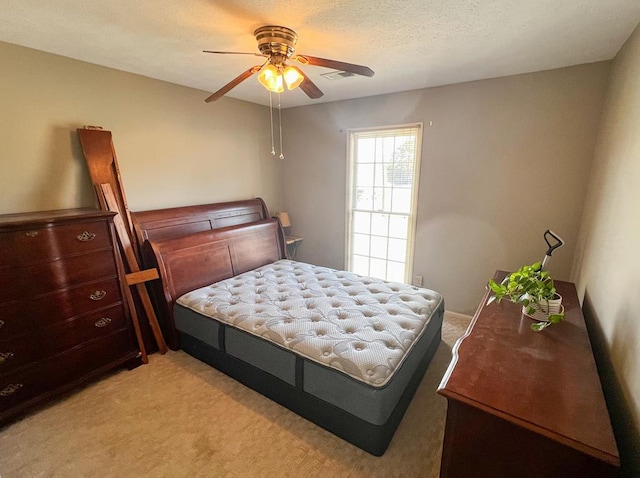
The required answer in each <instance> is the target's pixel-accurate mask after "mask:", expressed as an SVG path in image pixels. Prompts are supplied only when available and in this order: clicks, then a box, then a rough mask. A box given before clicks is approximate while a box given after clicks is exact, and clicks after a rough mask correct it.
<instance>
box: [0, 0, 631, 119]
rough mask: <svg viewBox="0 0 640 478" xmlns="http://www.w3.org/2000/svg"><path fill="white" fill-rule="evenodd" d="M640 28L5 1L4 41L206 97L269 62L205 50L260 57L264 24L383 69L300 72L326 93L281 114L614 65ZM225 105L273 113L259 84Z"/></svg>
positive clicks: (611, 6)
mask: <svg viewBox="0 0 640 478" xmlns="http://www.w3.org/2000/svg"><path fill="white" fill-rule="evenodd" d="M639 21H640V0H395V1H394V0H384V1H381V0H316V1H309V0H287V1H269V0H238V1H230V0H222V1H220V0H218V1H213V0H182V1H176V0H173V1H172V0H108V1H102V2H95V1H87V0H83V1H80V0H48V1H46V2H43V1H42V0H15V1H13V0H0V25H2V26H1V27H0V40H1V41H6V42H9V43H15V44H18V45H23V46H27V47H31V48H35V49H38V50H43V51H47V52H51V53H56V54H59V55H63V56H67V57H71V58H76V59H79V60H83V61H87V62H91V63H96V64H99V65H103V66H108V67H111V68H116V69H119V70H124V71H129V72H133V73H138V74H141V75H145V76H149V77H152V78H157V79H161V80H165V81H169V82H172V83H177V84H180V85H185V86H190V87H194V88H199V89H202V90H205V91H206V92H213V91H215V90H217V89H219V88H220V87H222V86H223V85H224V84H226V83H227V82H229V81H230V80H231V79H233V78H235V77H236V76H237V75H239V74H240V73H241V72H243V71H244V70H246V69H248V68H249V67H251V66H253V65H256V64H259V63H260V59H259V58H256V57H253V56H231V55H211V54H205V53H202V50H203V49H212V50H228V51H245V52H257V46H256V42H255V39H254V37H253V31H254V30H255V29H256V28H257V27H259V26H262V25H267V24H274V25H283V26H287V27H289V28H292V29H294V30H295V31H296V32H297V33H298V37H299V40H298V46H297V50H296V51H297V53H306V54H308V55H312V56H317V57H322V58H330V59H334V60H341V61H346V62H351V63H357V64H362V65H367V66H369V67H371V68H372V69H373V70H374V71H375V72H376V75H375V76H374V77H373V78H366V77H351V78H347V79H343V80H338V81H333V82H332V81H329V80H327V79H325V78H323V77H321V76H320V75H321V74H322V73H327V72H328V71H329V70H327V69H325V68H320V67H313V66H306V67H303V69H304V71H305V73H306V74H307V75H308V76H309V77H310V78H311V79H312V80H313V81H314V82H315V83H316V84H317V85H318V87H320V88H321V89H322V90H323V91H324V92H325V96H324V97H322V98H321V99H319V100H310V99H308V98H307V97H306V96H305V95H304V93H302V91H300V90H299V89H298V90H297V91H291V92H285V93H283V94H282V106H283V107H290V106H298V105H304V104H312V103H318V102H325V101H335V100H342V99H347V98H357V97H363V96H372V95H378V94H383V93H391V92H397V91H405V90H412V89H418V88H424V87H428V86H436V85H444V84H451V83H459V82H463V81H470V80H478V79H483V78H493V77H498V76H505V75H512V74H517V73H525V72H532V71H541V70H547V69H551V68H559V67H563V66H568V65H576V64H581V63H591V62H595V61H601V60H608V59H611V58H613V57H614V56H615V54H616V53H617V52H618V50H619V49H620V47H621V46H622V45H623V43H624V41H625V40H626V39H627V38H628V37H629V35H630V34H631V32H632V31H633V29H634V28H635V26H636V25H637V24H638V22H639ZM206 96H208V95H207V94H203V100H204V98H205V97H206ZM227 96H231V97H233V98H238V99H241V100H245V101H250V102H254V103H260V104H268V94H267V92H266V90H264V89H263V88H262V87H261V86H260V85H259V84H258V82H257V79H255V78H250V79H248V80H247V81H245V82H244V83H243V84H241V85H240V86H238V87H237V88H235V89H234V90H232V91H231V92H230V93H229V94H228V95H227ZM211 108H215V103H213V104H211Z"/></svg>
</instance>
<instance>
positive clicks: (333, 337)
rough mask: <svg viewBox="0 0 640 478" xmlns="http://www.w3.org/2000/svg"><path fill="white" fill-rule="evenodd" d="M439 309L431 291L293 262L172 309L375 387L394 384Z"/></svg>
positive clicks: (221, 285)
mask: <svg viewBox="0 0 640 478" xmlns="http://www.w3.org/2000/svg"><path fill="white" fill-rule="evenodd" d="M441 302H442V297H441V295H440V294H438V293H437V292H434V291H431V290H428V289H423V288H417V287H413V286H410V285H407V284H401V283H395V282H386V281H382V280H379V279H374V278H371V277H362V276H359V275H357V274H354V273H351V272H344V271H337V270H334V269H329V268H326V267H319V266H314V265H311V264H306V263H303V262H296V261H290V260H280V261H277V262H274V263H273V264H268V265H266V266H263V267H261V268H259V269H255V270H253V271H249V272H245V273H244V274H240V275H238V276H236V277H232V278H230V279H227V280H223V281H220V282H217V283H215V284H213V285H211V286H207V287H203V288H201V289H197V290H194V291H192V292H189V293H187V294H185V295H183V296H182V297H180V298H179V299H178V301H177V303H178V304H180V305H182V306H184V307H188V308H190V309H192V310H194V311H196V312H199V313H200V314H203V315H205V316H208V317H212V318H214V319H216V320H218V321H221V322H224V323H226V324H228V325H231V326H233V327H236V328H238V329H241V330H244V331H246V332H248V333H251V334H254V335H257V336H259V337H262V338H264V339H267V340H269V341H271V342H274V343H276V344H277V345H279V346H281V347H283V348H285V349H290V350H292V351H294V352H296V353H297V354H298V355H301V356H303V357H305V358H307V359H310V360H313V361H314V362H317V363H320V364H323V365H325V366H328V367H332V368H334V369H337V370H340V371H341V372H344V373H346V374H348V375H350V376H351V377H353V378H355V379H357V380H359V381H361V382H364V383H367V384H369V385H371V386H374V387H382V386H384V385H385V384H386V383H387V382H388V381H389V380H390V379H391V377H392V376H393V374H394V372H395V371H396V370H397V369H398V367H399V366H400V365H401V363H402V361H403V360H404V358H405V357H406V355H407V354H408V353H409V351H410V350H411V348H412V346H413V345H414V343H415V342H416V341H417V339H418V338H419V337H420V336H421V334H422V332H423V331H424V330H425V328H426V325H427V323H428V322H429V319H430V317H431V315H432V314H433V312H434V311H435V310H436V309H437V308H438V306H439V305H440V303H441Z"/></svg>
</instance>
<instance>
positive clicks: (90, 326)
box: [38, 304, 127, 357]
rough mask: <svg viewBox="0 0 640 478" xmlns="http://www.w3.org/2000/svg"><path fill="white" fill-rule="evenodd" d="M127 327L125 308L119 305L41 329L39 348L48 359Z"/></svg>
mask: <svg viewBox="0 0 640 478" xmlns="http://www.w3.org/2000/svg"><path fill="white" fill-rule="evenodd" d="M126 326H127V322H126V320H125V316H124V309H123V306H122V304H118V305H114V306H112V307H109V308H107V309H103V310H100V311H97V312H91V313H88V314H86V315H83V316H80V317H76V318H74V319H70V320H65V321H64V322H58V323H57V324H54V325H52V326H50V327H46V328H43V329H41V330H40V331H39V333H38V342H39V344H40V345H39V347H40V349H41V350H42V353H43V357H46V356H48V355H54V354H56V353H59V352H63V351H65V350H67V349H69V348H72V347H74V346H76V345H78V344H83V343H85V342H88V341H90V340H93V339H96V338H99V337H104V336H106V335H110V334H112V333H113V332H115V331H117V330H120V329H122V328H124V327H126Z"/></svg>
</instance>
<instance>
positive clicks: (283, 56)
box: [204, 25, 374, 103]
mask: <svg viewBox="0 0 640 478" xmlns="http://www.w3.org/2000/svg"><path fill="white" fill-rule="evenodd" d="M253 34H254V36H255V37H256V40H257V41H258V50H260V53H243V52H234V51H211V50H204V53H217V54H224V55H254V56H262V57H265V58H266V59H267V60H266V61H265V62H264V63H263V64H262V65H256V66H252V67H251V68H249V69H248V70H247V71H245V72H244V73H242V74H240V75H239V76H238V77H237V78H235V79H233V80H231V81H230V82H229V83H227V84H226V85H225V86H223V87H222V88H220V89H219V90H218V91H216V92H215V93H213V94H212V95H211V96H209V97H208V98H207V99H206V100H205V101H206V102H207V103H210V102H212V101H216V100H217V99H219V98H221V97H222V96H224V95H225V94H227V93H228V92H229V91H231V90H232V89H233V88H235V87H236V86H238V85H239V84H240V83H242V82H243V81H244V80H246V79H247V78H249V77H250V76H252V75H254V74H256V73H258V72H260V75H259V76H258V81H260V83H261V84H262V85H263V86H264V87H265V88H266V89H267V90H269V91H272V92H274V93H280V92H282V91H284V87H285V85H286V87H287V88H288V89H290V90H292V89H294V88H296V87H298V86H299V87H300V89H301V90H302V91H303V92H304V93H305V94H306V95H307V96H308V97H309V98H312V99H316V98H320V97H321V96H322V95H323V94H324V93H323V92H322V91H321V90H320V88H318V87H317V86H316V85H315V83H313V82H312V81H311V80H310V79H309V77H308V76H306V75H305V74H304V72H303V71H302V70H301V69H300V68H298V67H297V66H295V65H287V63H286V62H287V60H290V61H297V62H298V63H300V64H302V65H313V66H323V67H325V68H331V69H334V70H339V71H345V72H348V73H353V74H356V75H363V76H373V75H374V72H373V70H372V69H371V68H369V67H367V66H361V65H354V64H352V63H345V62H342V61H336V60H327V59H325V58H317V57H315V56H309V55H294V53H295V45H296V42H297V41H298V35H297V34H296V32H294V31H293V30H291V29H290V28H287V27H281V26H275V25H266V26H263V27H260V28H258V29H257V30H256V31H255V32H253Z"/></svg>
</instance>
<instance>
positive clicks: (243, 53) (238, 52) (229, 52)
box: [202, 50, 264, 56]
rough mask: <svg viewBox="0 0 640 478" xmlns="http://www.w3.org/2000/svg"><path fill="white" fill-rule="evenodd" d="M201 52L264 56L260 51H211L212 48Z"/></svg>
mask: <svg viewBox="0 0 640 478" xmlns="http://www.w3.org/2000/svg"><path fill="white" fill-rule="evenodd" d="M202 53H217V54H218V55H253V56H264V55H263V54H262V53H247V52H244V51H213V50H202Z"/></svg>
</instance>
